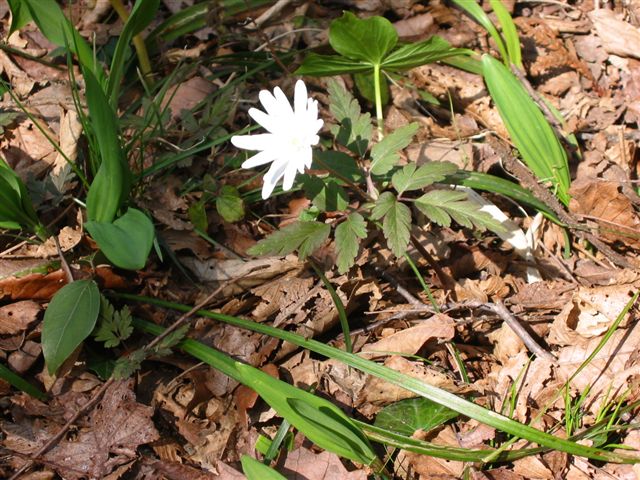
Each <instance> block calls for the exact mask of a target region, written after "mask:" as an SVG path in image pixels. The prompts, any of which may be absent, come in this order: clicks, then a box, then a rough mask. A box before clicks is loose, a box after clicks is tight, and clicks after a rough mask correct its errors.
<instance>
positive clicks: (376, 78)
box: [373, 64, 384, 141]
mask: <svg viewBox="0 0 640 480" xmlns="http://www.w3.org/2000/svg"><path fill="white" fill-rule="evenodd" d="M373 90H374V93H375V97H376V119H377V122H378V141H380V140H382V138H383V137H384V132H383V128H384V118H383V117H382V89H381V88H380V64H376V65H374V66H373Z"/></svg>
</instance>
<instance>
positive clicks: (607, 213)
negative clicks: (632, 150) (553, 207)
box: [569, 179, 640, 247]
mask: <svg viewBox="0 0 640 480" xmlns="http://www.w3.org/2000/svg"><path fill="white" fill-rule="evenodd" d="M569 193H570V194H571V203H570V204H569V209H570V210H571V211H572V212H574V213H579V214H582V215H586V216H588V217H587V218H588V219H591V220H595V221H596V222H597V224H598V225H599V227H600V232H599V234H600V236H601V237H602V238H603V239H605V240H607V241H609V242H617V241H619V242H623V243H625V244H626V245H629V246H632V247H639V246H640V236H639V233H638V232H640V218H638V215H637V214H636V213H635V211H634V209H633V204H632V203H631V200H629V198H627V197H626V196H625V195H624V194H623V193H622V192H621V191H620V185H619V184H618V183H616V182H607V181H593V180H591V179H577V180H576V181H575V182H573V183H572V184H571V189H570V191H569Z"/></svg>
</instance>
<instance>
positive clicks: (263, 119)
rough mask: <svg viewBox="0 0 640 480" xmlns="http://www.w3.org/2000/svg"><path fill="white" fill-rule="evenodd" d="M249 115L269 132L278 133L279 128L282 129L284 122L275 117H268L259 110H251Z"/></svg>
mask: <svg viewBox="0 0 640 480" xmlns="http://www.w3.org/2000/svg"><path fill="white" fill-rule="evenodd" d="M249 115H250V116H251V118H253V119H254V120H255V121H256V122H258V123H259V124H260V126H261V127H263V128H264V129H265V130H267V131H268V132H271V133H276V132H277V131H278V128H280V129H282V121H279V120H278V117H276V116H275V115H267V114H266V113H264V112H263V111H262V110H258V109H257V108H250V109H249Z"/></svg>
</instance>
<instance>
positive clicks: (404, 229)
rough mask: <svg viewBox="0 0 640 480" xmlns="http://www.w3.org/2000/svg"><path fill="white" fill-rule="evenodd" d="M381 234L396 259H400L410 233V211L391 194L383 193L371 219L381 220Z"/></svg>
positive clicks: (404, 251)
mask: <svg viewBox="0 0 640 480" xmlns="http://www.w3.org/2000/svg"><path fill="white" fill-rule="evenodd" d="M383 217H384V220H383V222H382V233H384V237H385V238H386V239H387V244H388V245H389V248H391V251H392V252H393V253H394V255H395V256H396V257H401V256H402V255H404V254H405V253H406V251H407V245H409V238H410V232H411V210H410V209H409V207H407V206H406V205H405V204H404V203H402V202H399V201H398V200H397V199H396V197H395V195H394V194H393V193H391V192H384V193H383V194H382V195H380V197H378V200H377V201H376V204H375V206H374V207H373V211H372V212H371V218H373V219H374V220H379V219H380V218H383Z"/></svg>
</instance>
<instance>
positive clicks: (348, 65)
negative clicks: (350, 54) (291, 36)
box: [294, 52, 372, 77]
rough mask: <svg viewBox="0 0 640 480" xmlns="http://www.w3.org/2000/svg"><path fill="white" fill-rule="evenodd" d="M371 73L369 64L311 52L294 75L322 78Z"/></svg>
mask: <svg viewBox="0 0 640 480" xmlns="http://www.w3.org/2000/svg"><path fill="white" fill-rule="evenodd" d="M371 71H372V67H371V65H370V64H369V63H363V62H361V61H358V60H351V59H349V58H345V57H341V56H339V55H319V54H317V53H313V52H312V53H309V54H308V55H307V56H306V57H305V59H304V61H303V62H302V65H300V66H299V67H298V69H297V70H296V71H295V72H294V73H295V75H310V76H322V77H324V76H333V75H344V74H347V73H367V72H371Z"/></svg>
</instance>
